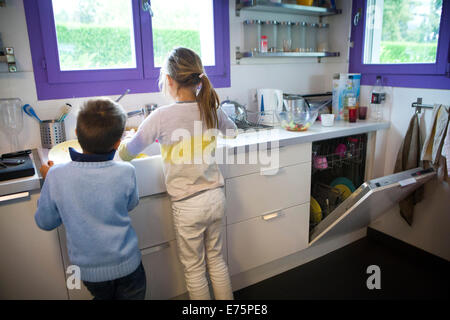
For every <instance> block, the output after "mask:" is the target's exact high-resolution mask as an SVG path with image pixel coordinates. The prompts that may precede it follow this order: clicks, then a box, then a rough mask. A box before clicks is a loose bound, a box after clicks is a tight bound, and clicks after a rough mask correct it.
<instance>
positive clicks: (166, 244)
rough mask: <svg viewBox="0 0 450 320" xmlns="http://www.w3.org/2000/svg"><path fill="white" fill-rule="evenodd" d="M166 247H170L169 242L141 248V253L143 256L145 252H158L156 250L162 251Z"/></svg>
mask: <svg viewBox="0 0 450 320" xmlns="http://www.w3.org/2000/svg"><path fill="white" fill-rule="evenodd" d="M167 248H170V242H164V243H163V244H158V245H156V246H153V247H148V248H145V249H142V250H141V254H142V255H143V256H145V255H147V254H151V253H155V252H158V251H162V250H164V249H167Z"/></svg>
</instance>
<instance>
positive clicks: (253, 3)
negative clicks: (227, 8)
mask: <svg viewBox="0 0 450 320" xmlns="http://www.w3.org/2000/svg"><path fill="white" fill-rule="evenodd" d="M241 10H245V11H253V12H270V13H287V14H296V15H297V14H298V15H305V16H317V17H324V16H331V15H336V14H340V13H342V10H340V9H331V8H322V7H314V6H301V5H297V4H289V3H273V2H271V1H268V0H247V1H246V0H236V16H237V17H239V16H240V12H241Z"/></svg>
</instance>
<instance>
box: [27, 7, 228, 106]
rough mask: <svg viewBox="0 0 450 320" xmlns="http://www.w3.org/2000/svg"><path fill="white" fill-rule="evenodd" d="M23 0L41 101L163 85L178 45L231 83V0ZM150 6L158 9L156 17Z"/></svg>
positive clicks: (219, 83)
mask: <svg viewBox="0 0 450 320" xmlns="http://www.w3.org/2000/svg"><path fill="white" fill-rule="evenodd" d="M147 4H149V0H24V6H25V15H26V19H27V26H28V34H29V40H30V47H31V54H32V60H33V69H34V76H35V81H36V90H37V95H38V99H39V100H47V99H62V98H72V97H88V96H101V95H116V94H121V93H123V92H124V91H125V90H126V89H130V90H131V92H132V93H145V92H155V91H158V87H157V79H158V76H159V68H160V67H161V64H162V62H163V59H164V57H165V56H166V54H167V53H168V52H169V51H170V50H171V49H172V48H173V47H175V46H186V47H188V48H191V49H193V50H195V51H196V52H197V53H198V54H199V55H200V56H201V58H202V61H203V63H204V66H205V70H206V73H207V74H208V77H209V78H210V79H211V81H212V83H213V85H214V86H215V87H228V86H230V56H229V20H228V11H229V8H228V1H226V0H225V1H224V0H196V1H187V0H170V1H168V0H152V1H151V7H150V10H148V7H146V5H147ZM150 12H152V13H153V17H152V16H151V14H150Z"/></svg>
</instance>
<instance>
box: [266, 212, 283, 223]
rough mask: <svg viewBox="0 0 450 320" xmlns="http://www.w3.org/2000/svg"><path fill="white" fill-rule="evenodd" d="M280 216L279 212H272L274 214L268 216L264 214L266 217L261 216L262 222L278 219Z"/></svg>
mask: <svg viewBox="0 0 450 320" xmlns="http://www.w3.org/2000/svg"><path fill="white" fill-rule="evenodd" d="M280 216H281V212H274V213H269V214H266V215H264V216H262V219H263V220H264V221H269V220H272V219H275V218H278V217H280Z"/></svg>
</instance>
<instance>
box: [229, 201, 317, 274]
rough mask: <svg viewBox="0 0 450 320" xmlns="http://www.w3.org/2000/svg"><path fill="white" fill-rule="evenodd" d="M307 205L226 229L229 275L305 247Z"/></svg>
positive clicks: (307, 225)
mask: <svg viewBox="0 0 450 320" xmlns="http://www.w3.org/2000/svg"><path fill="white" fill-rule="evenodd" d="M308 230H309V203H305V204H302V205H299V206H295V207H292V208H289V209H285V210H281V211H278V212H276V213H274V214H269V215H266V216H263V217H257V218H253V219H250V220H247V221H243V222H239V223H236V224H233V225H229V226H227V238H228V265H229V270H230V274H231V275H235V274H238V273H241V272H243V271H247V270H249V269H252V268H255V267H257V266H260V265H263V264H265V263H268V262H270V261H273V260H276V259H279V258H282V257H284V256H287V255H290V254H293V253H295V252H297V251H299V250H302V249H305V248H306V247H307V246H308Z"/></svg>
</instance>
